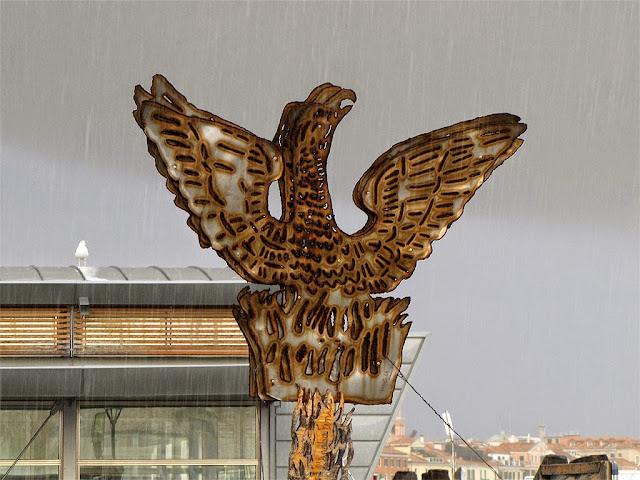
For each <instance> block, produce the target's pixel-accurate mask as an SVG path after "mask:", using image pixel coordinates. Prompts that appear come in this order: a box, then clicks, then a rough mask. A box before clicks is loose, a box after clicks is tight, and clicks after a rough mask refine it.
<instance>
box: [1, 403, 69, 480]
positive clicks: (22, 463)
mask: <svg viewBox="0 0 640 480" xmlns="http://www.w3.org/2000/svg"><path fill="white" fill-rule="evenodd" d="M54 404H55V401H46V402H42V401H35V400H33V401H26V400H25V401H21V400H15V401H13V400H7V401H3V402H2V405H1V406H0V410H9V409H13V410H18V409H20V410H42V411H44V412H49V411H51V409H52V408H53V406H54ZM56 414H57V415H59V416H58V419H59V420H58V458H57V459H56V460H24V459H20V460H18V462H17V463H16V464H15V466H14V467H13V468H14V469H15V468H19V467H57V468H58V480H62V479H63V451H64V449H63V425H64V412H63V409H61V410H59V411H58V412H56ZM54 416H55V415H54ZM50 421H51V419H49V420H48V421H47V423H48V422H50ZM34 433H36V432H35V431H33V432H31V436H33V434H34ZM29 438H31V437H29ZM25 445H26V444H25ZM14 461H15V458H14V459H11V460H2V459H0V472H2V475H4V474H5V472H6V471H7V469H8V468H9V467H11V465H13V462H14Z"/></svg>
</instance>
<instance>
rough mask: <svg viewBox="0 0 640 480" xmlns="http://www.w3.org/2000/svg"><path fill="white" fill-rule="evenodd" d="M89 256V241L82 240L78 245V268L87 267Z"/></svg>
mask: <svg viewBox="0 0 640 480" xmlns="http://www.w3.org/2000/svg"><path fill="white" fill-rule="evenodd" d="M88 256H89V250H88V249H87V241H86V240H81V241H80V243H79V244H78V248H76V258H77V259H78V267H86V266H87V257H88ZM81 263H82V264H81Z"/></svg>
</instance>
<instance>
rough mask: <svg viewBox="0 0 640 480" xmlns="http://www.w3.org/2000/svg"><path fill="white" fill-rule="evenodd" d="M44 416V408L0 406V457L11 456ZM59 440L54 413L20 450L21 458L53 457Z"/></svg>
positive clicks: (58, 416)
mask: <svg viewBox="0 0 640 480" xmlns="http://www.w3.org/2000/svg"><path fill="white" fill-rule="evenodd" d="M48 416H49V410H48V409H47V410H36V409H25V408H24V407H22V408H17V407H16V408H14V407H3V408H2V409H0V460H15V459H16V457H17V456H18V455H19V454H20V452H21V451H22V449H23V448H24V447H25V446H26V445H27V443H29V440H31V437H33V435H34V434H35V433H36V432H37V431H38V428H40V426H41V425H42V423H43V422H44V421H45V420H46V419H47V417H48ZM59 442H60V413H56V414H55V415H53V416H52V417H51V418H50V419H49V421H48V422H47V424H46V425H45V426H44V428H43V429H42V430H41V431H40V433H39V434H38V436H37V437H36V438H35V440H34V441H33V443H32V444H31V446H30V447H29V448H28V449H27V451H26V452H25V453H24V455H23V456H22V460H57V459H58V458H59V456H60V443H59ZM15 468H16V467H14V469H15ZM0 471H1V470H0ZM56 472H57V470H56ZM11 473H12V474H13V471H12V472H11ZM3 474H4V472H3ZM29 478H31V477H29ZM47 478H48V477H47Z"/></svg>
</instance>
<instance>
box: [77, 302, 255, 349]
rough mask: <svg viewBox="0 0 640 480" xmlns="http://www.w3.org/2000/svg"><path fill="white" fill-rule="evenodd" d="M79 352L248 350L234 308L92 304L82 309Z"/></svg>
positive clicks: (78, 338) (78, 314)
mask: <svg viewBox="0 0 640 480" xmlns="http://www.w3.org/2000/svg"><path fill="white" fill-rule="evenodd" d="M74 355H77V356H122V355H127V356H150V355H151V356H164V355H189V356H190V355H242V356H245V355H248V347H247V343H246V340H245V339H244V336H243V335H242V332H241V331H240V329H239V328H238V325H237V324H236V321H235V320H234V318H233V315H232V314H231V311H229V310H220V309H217V310H215V309H186V308H183V309H181V308H165V309H158V308H148V309H144V308H94V307H92V308H91V314H90V315H86V316H82V315H80V313H79V312H78V311H77V310H76V312H75V322H74Z"/></svg>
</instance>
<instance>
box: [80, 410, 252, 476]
mask: <svg viewBox="0 0 640 480" xmlns="http://www.w3.org/2000/svg"><path fill="white" fill-rule="evenodd" d="M80 458H81V460H101V459H107V460H112V459H113V460H115V459H119V460H165V459H166V460H194V459H234V458H256V408H255V407H122V408H120V407H118V408H111V407H107V408H104V407H102V408H93V407H91V408H82V409H81V410H80ZM221 478H222V477H221Z"/></svg>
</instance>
